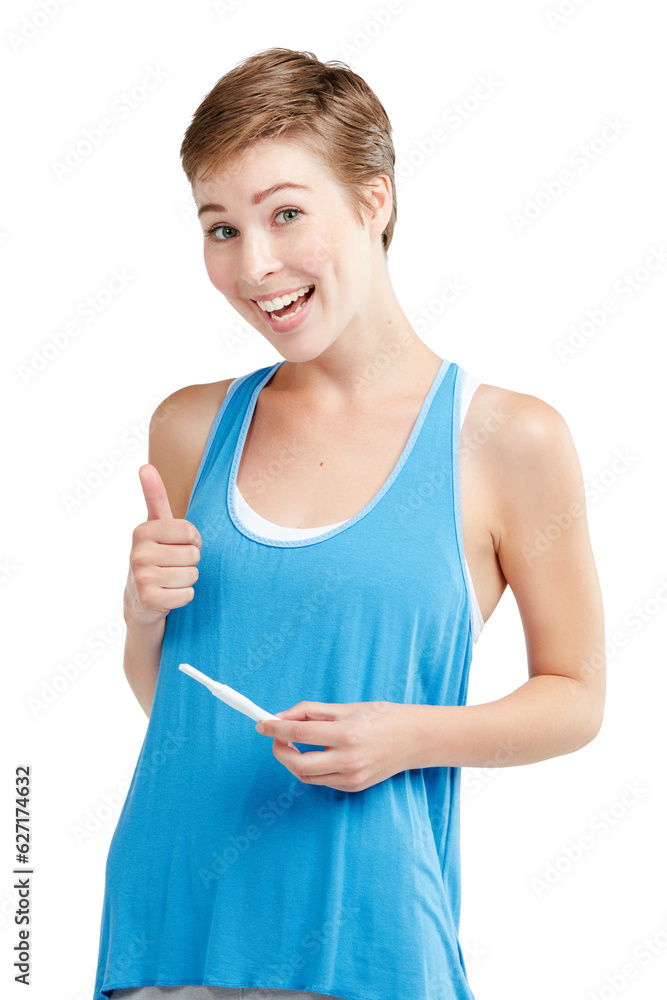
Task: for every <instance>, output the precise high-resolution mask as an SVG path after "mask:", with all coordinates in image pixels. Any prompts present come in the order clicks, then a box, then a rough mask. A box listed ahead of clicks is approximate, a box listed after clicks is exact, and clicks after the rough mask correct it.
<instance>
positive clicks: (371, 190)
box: [365, 174, 394, 237]
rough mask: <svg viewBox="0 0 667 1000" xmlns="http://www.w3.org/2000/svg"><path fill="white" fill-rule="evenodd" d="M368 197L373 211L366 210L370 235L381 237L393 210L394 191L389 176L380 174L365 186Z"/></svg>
mask: <svg viewBox="0 0 667 1000" xmlns="http://www.w3.org/2000/svg"><path fill="white" fill-rule="evenodd" d="M365 189H366V197H367V198H368V200H369V201H370V203H371V205H373V209H372V211H371V210H368V209H366V216H367V219H368V224H369V227H370V235H371V237H373V236H381V235H382V233H383V232H384V231H385V229H386V228H387V223H388V222H389V219H390V218H391V212H392V209H393V207H394V206H393V200H392V199H393V189H392V184H391V177H390V176H389V174H379V175H378V176H377V177H373V178H372V179H371V180H370V181H368V182H367V183H366V184H365Z"/></svg>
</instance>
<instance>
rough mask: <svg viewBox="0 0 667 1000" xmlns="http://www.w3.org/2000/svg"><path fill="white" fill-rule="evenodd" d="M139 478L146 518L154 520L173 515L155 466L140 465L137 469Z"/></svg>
mask: <svg viewBox="0 0 667 1000" xmlns="http://www.w3.org/2000/svg"><path fill="white" fill-rule="evenodd" d="M139 480H140V482H141V489H142V490H143V494H144V499H145V501H146V509H147V510H148V520H149V521H156V520H157V519H158V518H161V517H173V514H172V513H171V507H170V506H169V498H168V497H167V491H166V489H165V486H164V483H163V482H162V477H161V476H160V473H159V472H158V471H157V469H156V468H155V466H154V465H142V466H141V468H140V469H139Z"/></svg>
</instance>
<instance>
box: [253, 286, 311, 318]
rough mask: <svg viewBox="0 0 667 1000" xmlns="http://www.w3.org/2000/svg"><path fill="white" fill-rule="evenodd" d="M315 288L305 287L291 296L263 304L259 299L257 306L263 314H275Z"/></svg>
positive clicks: (283, 296) (279, 297)
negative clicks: (277, 310)
mask: <svg viewBox="0 0 667 1000" xmlns="http://www.w3.org/2000/svg"><path fill="white" fill-rule="evenodd" d="M314 287H315V286H314V285H304V287H303V288H299V290H298V291H296V292H292V293H291V294H290V295H281V296H278V297H277V298H275V299H266V300H265V301H263V302H261V301H260V300H259V299H258V300H257V305H258V306H259V308H260V309H261V310H262V311H263V312H273V311H274V310H275V309H282V307H283V306H288V305H289V304H290V302H296V300H297V299H298V298H300V297H301V296H302V295H305V294H306V292H308V291H310V289H311V288H314ZM276 318H279V317H276Z"/></svg>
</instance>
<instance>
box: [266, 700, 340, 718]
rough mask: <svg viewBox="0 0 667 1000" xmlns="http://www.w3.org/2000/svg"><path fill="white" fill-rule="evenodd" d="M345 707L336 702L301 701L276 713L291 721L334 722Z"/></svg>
mask: <svg viewBox="0 0 667 1000" xmlns="http://www.w3.org/2000/svg"><path fill="white" fill-rule="evenodd" d="M345 707H346V706H345V705H343V704H338V703H336V702H326V701H300V702H299V704H298V705H293V706H292V708H288V709H287V710H286V711H285V712H275V713H274V714H275V715H279V716H280V717H281V718H283V719H289V720H290V721H293V720H299V719H303V720H305V719H311V720H316V719H320V720H325V719H327V720H329V721H331V722H333V721H334V720H336V719H338V718H340V717H341V715H342V714H343V710H345Z"/></svg>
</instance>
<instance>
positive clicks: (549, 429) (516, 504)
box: [461, 383, 584, 534]
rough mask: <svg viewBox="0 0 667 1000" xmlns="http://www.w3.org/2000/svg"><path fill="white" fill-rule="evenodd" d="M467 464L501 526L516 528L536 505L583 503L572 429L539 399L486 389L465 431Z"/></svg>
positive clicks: (481, 388) (477, 395)
mask: <svg viewBox="0 0 667 1000" xmlns="http://www.w3.org/2000/svg"><path fill="white" fill-rule="evenodd" d="M461 461H462V462H467V463H468V466H469V469H470V474H471V475H472V476H473V477H474V479H475V481H476V482H477V483H478V484H484V487H485V492H486V495H487V496H488V497H489V498H490V499H492V504H493V514H494V518H495V521H496V524H497V525H499V523H500V522H502V523H505V524H506V525H511V524H513V523H515V522H516V521H517V520H518V519H520V517H521V513H522V511H523V512H525V510H526V508H527V507H528V506H530V505H531V504H538V505H543V504H546V505H547V506H548V504H549V503H550V502H551V503H557V502H558V499H559V498H562V499H563V500H565V498H566V497H568V496H569V497H572V496H575V495H576V496H579V495H581V498H582V501H583V492H584V486H583V476H582V473H581V466H580V464H579V458H578V455H577V451H576V447H575V444H574V441H573V439H572V435H571V433H570V429H569V427H568V425H567V423H566V421H565V419H564V417H563V416H562V414H561V413H560V412H559V411H558V410H557V409H556V408H555V407H553V406H551V404H549V403H547V402H546V401H545V400H543V399H540V398H539V397H537V396H532V395H529V394H527V393H522V392H515V391H514V390H511V389H505V388H502V387H500V386H496V385H487V384H486V383H484V384H482V385H480V386H479V387H478V388H477V390H476V392H475V393H474V395H473V397H472V400H471V402H470V406H469V408H468V412H467V414H466V418H465V422H464V426H463V428H462V432H461ZM494 534H495V532H494Z"/></svg>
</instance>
